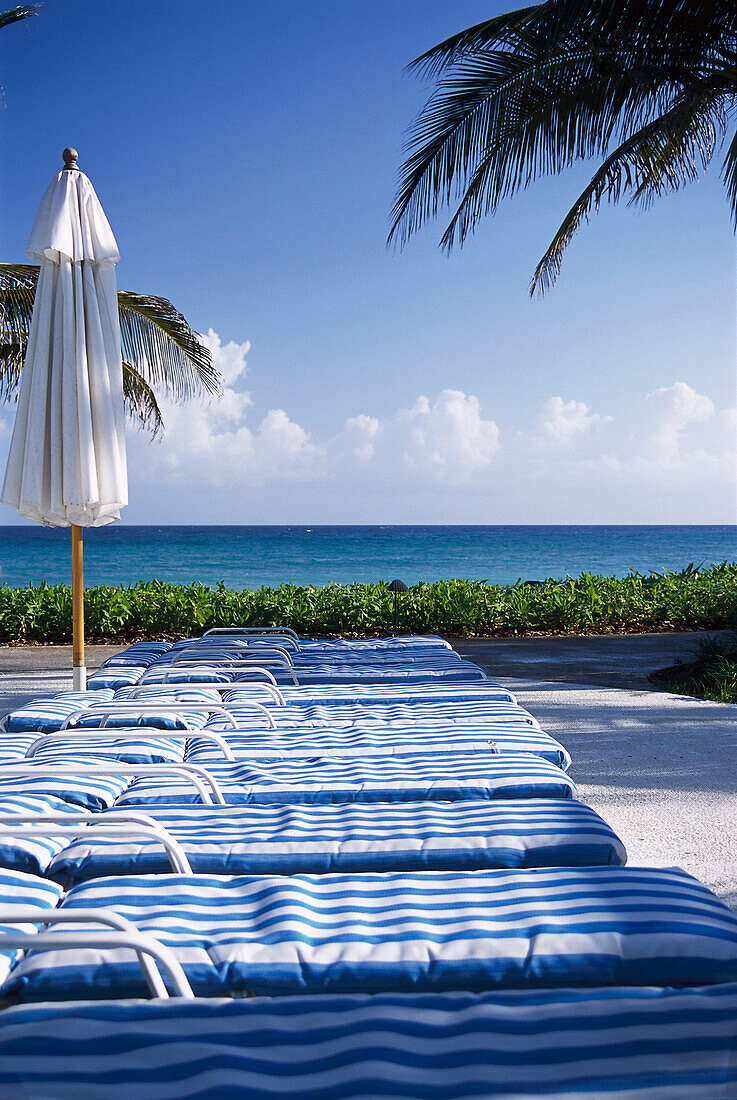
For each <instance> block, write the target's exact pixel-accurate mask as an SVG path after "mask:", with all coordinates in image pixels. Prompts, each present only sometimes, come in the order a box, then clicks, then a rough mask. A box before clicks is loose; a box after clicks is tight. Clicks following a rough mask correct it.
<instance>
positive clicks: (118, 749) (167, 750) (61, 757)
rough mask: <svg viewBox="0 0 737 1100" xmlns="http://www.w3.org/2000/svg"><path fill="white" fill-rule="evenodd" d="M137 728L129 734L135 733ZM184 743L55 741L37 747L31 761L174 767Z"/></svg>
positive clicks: (91, 739)
mask: <svg viewBox="0 0 737 1100" xmlns="http://www.w3.org/2000/svg"><path fill="white" fill-rule="evenodd" d="M139 728H140V727H134V728H133V729H132V730H131V731H130V732H132V733H134V732H135V733H138V732H139ZM184 752H185V742H183V741H174V740H171V739H169V738H167V737H145V736H144V737H139V738H137V739H136V740H135V741H128V740H125V741H116V740H113V739H112V738H103V737H94V736H93V735H92V733H91V732H90V734H88V735H87V736H85V737H80V738H79V739H77V738H71V737H70V738H69V739H66V738H65V739H64V740H63V741H61V740H54V739H53V737H49V740H48V743H44V744H43V745H40V746H39V748H38V749H37V750H36V754H35V756H34V757H33V759H34V760H36V761H37V763H39V764H64V763H65V762H67V763H68V762H69V759H70V758H74V759H75V760H78V759H80V758H84V757H89V758H90V763H93V764H102V763H103V762H104V761H105V760H119V761H120V762H121V763H127V764H166V763H169V764H173V763H177V762H179V763H181V761H182V760H183V759H184Z"/></svg>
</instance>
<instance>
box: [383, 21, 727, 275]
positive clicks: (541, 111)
mask: <svg viewBox="0 0 737 1100" xmlns="http://www.w3.org/2000/svg"><path fill="white" fill-rule="evenodd" d="M410 68H411V69H414V70H415V71H417V72H419V73H421V74H425V75H427V76H430V77H431V78H433V79H435V80H436V81H437V83H436V87H435V90H434V92H433V93H432V95H431V97H430V99H429V100H428V102H427V103H426V105H425V107H424V108H423V110H422V111H421V113H420V115H419V116H418V118H417V120H416V121H415V122H414V124H413V125H412V126H411V128H410V130H409V133H408V148H407V159H406V160H405V163H404V165H403V167H402V169H401V172H400V181H399V190H398V194H397V199H396V204H395V207H394V210H393V222H392V227H391V232H390V239H395V240H398V241H400V242H401V243H404V242H405V241H406V240H407V239H408V238H409V237H410V236H411V235H412V234H413V233H414V232H415V231H416V230H417V229H419V227H420V226H421V225H422V224H423V223H424V222H425V221H426V220H427V219H429V218H431V217H435V216H436V215H437V214H438V212H439V210H440V209H441V207H445V206H448V207H450V206H451V204H452V205H453V206H454V207H455V209H453V211H452V215H451V218H450V222H449V224H448V226H447V228H446V230H445V232H444V234H443V237H442V241H441V244H442V245H443V247H445V248H446V249H448V250H450V249H451V248H452V247H453V246H454V245H455V244H459V245H460V244H463V242H464V240H465V239H466V238H467V236H468V235H469V233H471V232H473V230H474V229H475V227H476V226H477V224H478V223H479V221H480V219H481V218H483V217H484V215H487V214H493V213H494V212H495V211H496V209H497V207H498V205H499V203H500V202H501V201H502V200H503V199H504V198H507V197H509V196H511V195H514V194H515V192H518V191H519V190H521V189H523V188H525V187H527V186H528V185H529V184H530V183H532V182H533V181H534V180H536V179H537V178H539V177H540V176H543V175H551V174H557V173H560V172H562V171H563V170H564V169H565V168H568V167H570V166H571V165H572V164H573V163H574V162H575V161H579V160H587V159H590V158H597V159H599V160H600V161H601V163H600V165H599V167H598V168H597V169H596V171H595V173H594V175H593V177H592V179H591V181H590V182H589V184H588V185H587V187H586V188H585V189H584V191H583V192H582V194H581V195H579V197H578V198H577V199H576V201H575V203H574V204H573V206H572V207H571V209H570V210H569V212H568V214H567V215H566V217H565V218H564V220H563V223H562V224H561V226H560V228H559V229H558V231H557V233H556V234H555V236H554V237H553V240H552V242H551V243H550V245H549V247H548V249H547V250H546V252H545V254H544V256H543V257H542V259H541V260H540V262H539V264H538V266H537V268H536V269H535V272H534V275H533V278H532V286H531V292H533V293H534V291H535V289H539V290H541V291H544V290H545V289H547V288H548V287H549V286H551V285H552V283H553V282H554V281H555V279H556V277H557V275H558V273H559V271H560V267H561V262H562V258H563V253H564V251H565V248H566V246H567V245H568V243H569V242H570V241H571V239H572V238H573V236H574V235H575V233H576V232H577V230H578V229H579V228H580V226H581V225H582V223H583V222H585V221H587V220H588V219H589V217H590V215H591V213H592V212H593V211H595V210H597V209H598V208H599V206H600V204H601V203H602V202H603V201H606V200H608V201H610V202H617V201H618V200H619V199H620V198H622V197H624V196H628V198H629V201H630V202H631V203H635V204H640V205H642V206H645V205H647V204H648V203H649V202H651V201H652V199H654V198H655V197H657V196H659V195H661V194H663V193H665V192H669V191H675V190H677V189H679V188H680V187H682V186H683V185H685V184H686V183H689V182H691V181H692V180H695V179H696V178H698V176H699V174H700V172H701V171H702V170H703V169H705V168H706V167H707V166H708V164H709V163H710V161H711V160H712V157H713V156H714V154H715V152H716V151H717V149H718V148H719V146H720V145H721V144H722V143H723V141H724V139H725V137H726V135H727V132H728V130H729V123H730V121H731V119H732V118H733V115H734V109H735V105H736V103H737V5H735V4H734V2H733V0H546V2H545V3H540V4H535V5H532V6H530V7H526V8H520V9H518V10H516V11H512V12H509V13H507V14H504V15H500V16H497V17H496V18H493V19H488V20H485V21H484V22H482V23H479V24H478V25H476V26H474V27H470V28H469V29H468V30H465V31H462V32H460V33H459V34H456V35H453V36H452V37H451V38H449V39H447V40H446V41H445V42H441V43H440V44H439V45H438V46H435V47H434V48H432V49H430V50H428V51H427V52H426V53H424V54H422V56H421V57H419V58H417V59H416V60H415V61H414V62H412V65H411V66H410ZM722 178H723V181H724V184H725V187H726V191H727V197H728V200H729V202H730V204H731V207H732V213H733V218H734V221H735V225H736V226H737V135H735V136H733V137H732V138H731V141H730V144H729V146H728V148H727V153H726V157H725V159H724V164H723V169H722Z"/></svg>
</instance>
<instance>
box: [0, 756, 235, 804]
mask: <svg viewBox="0 0 737 1100" xmlns="http://www.w3.org/2000/svg"><path fill="white" fill-rule="evenodd" d="M167 774H169V775H179V776H183V777H184V778H185V779H186V780H187V781H188V782H189V783H191V784H192V786H193V787H194V789H195V790H196V792H197V794H198V795H199V797H200V800H201V801H202V802H204V803H205V804H206V805H208V806H212V804H213V803H215V804H216V805H218V806H226V805H227V803H226V801H225V799H224V798H223V792H222V791H221V790H220V786H219V784H218V782H217V780H216V779H215V778H214V777H213V776H212V775H210V773H209V772H208V771H207V770H206V769H205V768H203V767H200V765H199V764H121V763H119V762H118V761H116V760H110V761H107V762H106V763H105V764H88V763H87V762H84V763H79V764H53V765H52V764H30V765H26V766H25V767H24V766H23V764H22V763H21V762H18V763H16V762H15V761H14V762H13V763H12V764H4V765H3V766H2V768H0V782H1V781H2V780H3V779H6V778H10V777H13V776H14V775H25V776H26V777H27V778H29V779H30V778H32V777H33V776H39V775H49V776H53V778H54V779H58V778H59V777H60V776H62V775H76V776H82V777H86V776H89V775H106V776H108V777H110V776H112V775H132V776H136V777H138V776H142V775H156V776H161V775H167ZM205 784H206V785H207V786H208V787H209V788H210V791H208V790H207V788H206V786H205Z"/></svg>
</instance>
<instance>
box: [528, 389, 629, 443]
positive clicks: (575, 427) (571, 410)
mask: <svg viewBox="0 0 737 1100" xmlns="http://www.w3.org/2000/svg"><path fill="white" fill-rule="evenodd" d="M611 419H612V417H611V416H600V415H599V413H592V412H591V410H590V409H589V407H588V405H585V404H584V402H583V401H564V400H563V398H562V397H551V398H549V400H548V401H546V402H545V404H544V405H543V407H542V410H541V411H540V416H539V418H538V425H539V442H540V443H542V445H543V446H546V447H557V448H562V449H563V450H570V449H571V447H573V446H574V445H575V444H576V443H577V442H579V440H580V439H581V438H582V437H584V436H588V435H589V434H590V433H591V432H592V431H593V429H595V428H597V427H599V426H600V425H602V424H607V423H609V422H610V421H611Z"/></svg>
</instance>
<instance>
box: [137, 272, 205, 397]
mask: <svg viewBox="0 0 737 1100" xmlns="http://www.w3.org/2000/svg"><path fill="white" fill-rule="evenodd" d="M118 302H119V305H120V332H121V337H122V340H123V354H124V355H125V357H126V358H128V359H130V360H131V361H132V362H134V363H135V364H136V367H137V369H138V370H139V371H140V373H141V374H142V375H143V376H144V377H145V378H146V379H147V381H148V382H149V384H150V385H152V386H163V388H164V390H165V392H166V393H167V395H169V396H171V397H173V398H174V399H175V400H177V401H188V400H189V399H190V398H191V397H193V396H194V395H195V394H197V393H201V392H202V391H203V390H204V391H205V392H206V393H208V394H210V395H217V394H219V393H220V392H221V389H222V380H221V378H220V375H219V373H218V371H217V370H216V369H215V367H213V365H212V356H211V355H210V352H209V351H208V350H207V348H206V347H205V345H204V344H203V343H202V341H201V340H200V338H199V336H198V335H197V333H196V332H195V331H194V329H193V328H191V327H190V325H189V323H188V322H187V320H186V318H185V317H183V316H182V314H181V313H180V312H179V311H178V310H177V309H175V308H174V306H173V305H172V304H171V302H169V301H167V299H166V298H157V297H154V296H153V295H150V294H136V293H134V292H133V291H130V290H121V291H120V292H119V294H118Z"/></svg>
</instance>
